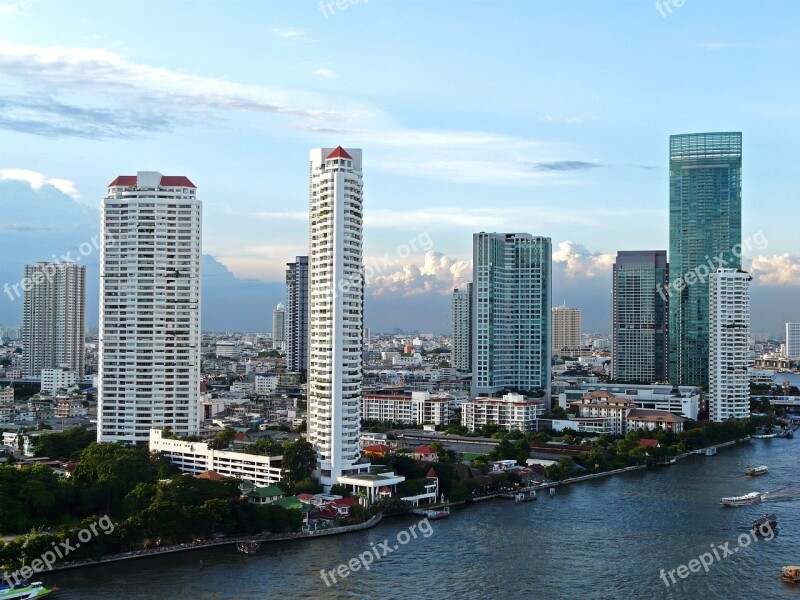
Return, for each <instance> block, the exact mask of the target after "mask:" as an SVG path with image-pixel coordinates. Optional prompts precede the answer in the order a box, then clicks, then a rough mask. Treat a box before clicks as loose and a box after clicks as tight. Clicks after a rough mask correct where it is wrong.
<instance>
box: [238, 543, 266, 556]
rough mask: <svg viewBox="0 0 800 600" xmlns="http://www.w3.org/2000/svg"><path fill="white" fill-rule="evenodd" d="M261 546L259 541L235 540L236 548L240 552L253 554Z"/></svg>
mask: <svg viewBox="0 0 800 600" xmlns="http://www.w3.org/2000/svg"><path fill="white" fill-rule="evenodd" d="M259 548H261V542H236V550H238V551H239V552H241V553H242V554H255V553H256V552H258V550H259Z"/></svg>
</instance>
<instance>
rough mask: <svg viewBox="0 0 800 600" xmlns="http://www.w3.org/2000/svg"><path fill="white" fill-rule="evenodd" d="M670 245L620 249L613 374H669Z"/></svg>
mask: <svg viewBox="0 0 800 600" xmlns="http://www.w3.org/2000/svg"><path fill="white" fill-rule="evenodd" d="M668 280H669V268H668V265H667V251H666V250H638V251H629V252H628V251H620V252H617V258H616V260H615V261H614V268H613V274H612V300H611V378H612V379H614V380H615V381H630V382H638V383H650V382H654V381H667V380H668V379H669V329H668V323H669V313H668V310H669V308H668V306H669V304H668V303H669V296H667V286H668Z"/></svg>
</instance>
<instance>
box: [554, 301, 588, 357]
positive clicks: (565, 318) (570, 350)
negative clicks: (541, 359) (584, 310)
mask: <svg viewBox="0 0 800 600" xmlns="http://www.w3.org/2000/svg"><path fill="white" fill-rule="evenodd" d="M552 317H553V356H569V357H573V358H575V357H578V356H580V355H581V311H580V310H579V309H577V308H570V307H569V306H566V305H562V306H554V307H553V315H552Z"/></svg>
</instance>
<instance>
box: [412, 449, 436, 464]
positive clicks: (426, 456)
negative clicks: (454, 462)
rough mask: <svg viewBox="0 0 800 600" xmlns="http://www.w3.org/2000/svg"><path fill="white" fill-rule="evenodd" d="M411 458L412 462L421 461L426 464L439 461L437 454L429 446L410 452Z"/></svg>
mask: <svg viewBox="0 0 800 600" xmlns="http://www.w3.org/2000/svg"><path fill="white" fill-rule="evenodd" d="M411 456H412V457H413V458H414V460H422V461H427V462H436V461H437V460H439V453H438V452H436V450H434V449H433V448H431V447H430V446H420V447H419V448H415V449H414V450H412V451H411Z"/></svg>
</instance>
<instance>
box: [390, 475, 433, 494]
mask: <svg viewBox="0 0 800 600" xmlns="http://www.w3.org/2000/svg"><path fill="white" fill-rule="evenodd" d="M432 470H433V469H431V471H432ZM378 492H379V493H381V494H391V493H392V490H390V489H389V487H388V486H383V487H382V488H381V489H379V490H378Z"/></svg>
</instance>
